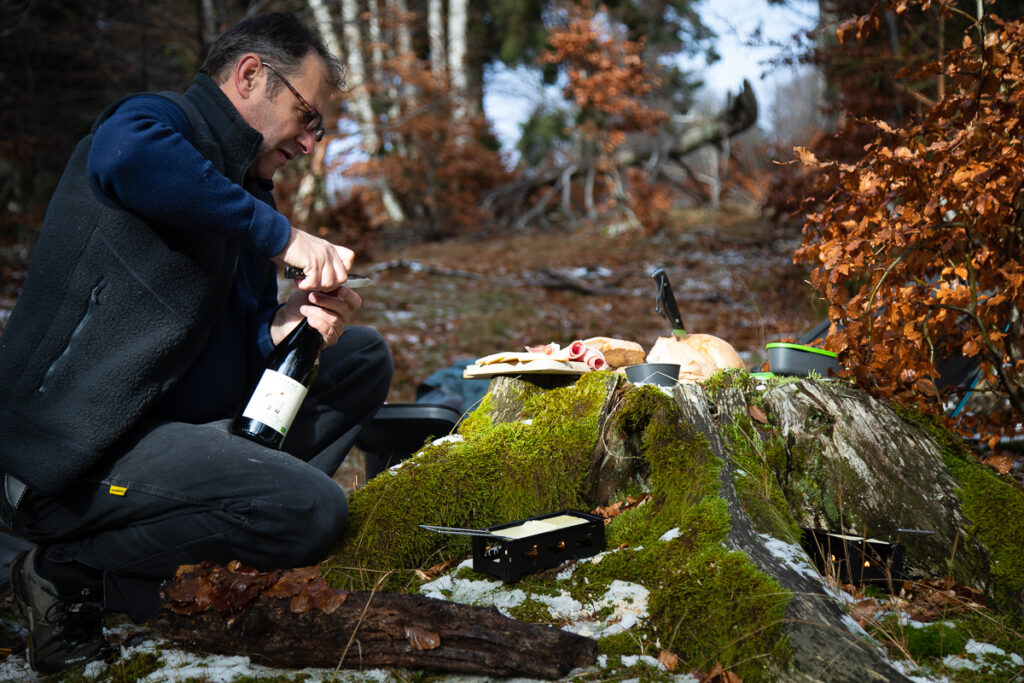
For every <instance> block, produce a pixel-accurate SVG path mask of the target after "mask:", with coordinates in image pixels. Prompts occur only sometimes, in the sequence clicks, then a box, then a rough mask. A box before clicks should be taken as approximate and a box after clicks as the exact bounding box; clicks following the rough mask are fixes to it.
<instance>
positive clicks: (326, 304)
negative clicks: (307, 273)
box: [270, 277, 363, 347]
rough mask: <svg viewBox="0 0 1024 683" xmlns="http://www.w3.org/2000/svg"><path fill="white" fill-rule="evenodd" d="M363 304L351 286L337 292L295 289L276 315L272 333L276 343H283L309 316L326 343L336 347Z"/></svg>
mask: <svg viewBox="0 0 1024 683" xmlns="http://www.w3.org/2000/svg"><path fill="white" fill-rule="evenodd" d="M307 279H308V277H307ZM362 305H363V300H362V298H360V296H359V295H358V294H356V293H355V292H354V291H352V290H351V289H349V288H348V287H341V288H340V289H338V290H336V291H334V292H303V291H298V292H294V293H293V294H292V295H291V296H289V297H288V300H287V301H285V304H284V306H282V307H281V308H279V309H278V311H277V313H276V314H275V315H274V320H273V322H272V323H271V325H270V336H271V338H272V339H273V340H274V344H275V345H277V344H280V343H281V340H282V339H284V338H285V337H287V336H288V333H289V332H291V331H292V330H293V329H294V328H295V326H296V325H298V324H299V323H300V322H301V321H302V319H303V318H306V319H307V320H309V325H310V327H312V328H313V329H315V330H316V331H317V332H319V333H320V334H321V336H323V338H324V346H325V347H326V346H332V345H334V344H336V343H337V342H338V338H339V337H341V333H342V332H344V331H345V325H347V324H348V323H349V322H350V321H351V320H352V315H353V314H354V313H355V312H356V309H358V308H359V307H360V306H362Z"/></svg>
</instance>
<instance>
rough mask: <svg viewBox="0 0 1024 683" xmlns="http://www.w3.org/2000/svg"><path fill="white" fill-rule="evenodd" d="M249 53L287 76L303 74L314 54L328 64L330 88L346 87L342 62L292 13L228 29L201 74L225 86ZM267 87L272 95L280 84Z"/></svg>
mask: <svg viewBox="0 0 1024 683" xmlns="http://www.w3.org/2000/svg"><path fill="white" fill-rule="evenodd" d="M248 52H254V53H256V54H258V55H260V57H261V58H262V59H263V60H264V61H266V62H269V63H271V64H273V65H274V66H275V67H277V68H278V69H279V70H280V71H281V72H282V73H284V74H285V75H288V76H295V75H298V74H299V73H301V71H302V62H303V61H304V60H305V59H306V57H307V56H309V55H310V54H311V53H315V54H317V55H318V56H320V57H321V58H322V59H323V60H324V62H325V63H326V64H327V69H328V77H329V78H330V84H331V85H332V86H333V87H334V88H335V89H342V88H344V87H345V67H344V66H343V65H342V63H341V60H340V59H338V57H336V56H334V55H332V54H331V53H330V52H329V51H328V50H327V47H326V46H325V45H324V41H323V40H322V39H321V38H320V36H319V35H317V33H316V32H315V31H313V30H312V29H310V28H309V27H307V26H306V25H305V24H303V23H302V22H300V21H299V20H298V18H297V17H296V16H295V15H294V14H293V13H291V12H271V13H269V14H258V15H256V16H254V17H250V18H248V19H245V20H243V21H241V22H239V23H238V24H236V25H235V26H234V27H232V28H229V29H228V30H227V31H225V32H224V33H222V34H221V36H220V37H219V38H217V40H216V41H214V43H213V45H211V46H210V50H209V52H207V53H206V59H204V60H203V64H202V66H200V67H199V71H200V72H201V73H205V74H206V75H208V76H209V77H210V78H212V79H213V80H214V81H216V82H217V83H223V82H224V81H225V80H227V79H228V78H229V77H230V74H231V69H232V68H233V67H234V65H235V62H237V61H238V59H239V58H240V57H241V56H242V55H244V54H246V53H248ZM268 87H270V88H271V89H272V90H271V91H273V90H274V89H276V88H278V87H280V84H279V83H277V79H273V82H272V83H270V84H269V85H268Z"/></svg>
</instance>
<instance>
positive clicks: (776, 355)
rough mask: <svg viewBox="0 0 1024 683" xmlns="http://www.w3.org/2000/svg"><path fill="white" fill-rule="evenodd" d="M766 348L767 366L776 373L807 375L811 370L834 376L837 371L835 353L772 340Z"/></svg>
mask: <svg viewBox="0 0 1024 683" xmlns="http://www.w3.org/2000/svg"><path fill="white" fill-rule="evenodd" d="M765 348H766V349H768V367H770V368H771V371H772V372H773V373H775V374H776V375H795V376H797V377H807V376H808V375H810V374H811V373H812V372H813V373H815V374H817V375H818V376H820V377H834V376H835V375H836V374H837V373H838V372H839V361H837V360H836V355H837V354H836V353H835V352H833V351H826V350H825V349H818V348H815V347H813V346H804V345H803V344H790V343H787V342H772V343H770V344H765Z"/></svg>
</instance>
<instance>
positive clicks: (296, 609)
mask: <svg viewBox="0 0 1024 683" xmlns="http://www.w3.org/2000/svg"><path fill="white" fill-rule="evenodd" d="M288 609H289V611H291V613H292V614H305V613H306V612H308V611H309V610H311V609H313V598H312V596H310V595H309V594H308V593H299V594H298V595H296V596H294V597H293V598H292V601H291V604H289V605H288Z"/></svg>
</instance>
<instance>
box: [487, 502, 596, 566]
mask: <svg viewBox="0 0 1024 683" xmlns="http://www.w3.org/2000/svg"><path fill="white" fill-rule="evenodd" d="M487 531H489V532H490V533H491V534H493V535H494V536H492V537H484V536H474V537H473V569H474V570H475V571H478V572H483V573H484V574H490V575H492V576H497V577H498V578H499V579H501V580H502V581H504V582H505V583H513V582H515V581H518V580H519V578H520V577H522V576H523V575H525V574H532V573H534V572H539V571H543V570H545V569H550V568H552V567H557V566H558V565H560V564H562V563H563V562H566V561H568V560H573V559H579V558H582V557H590V556H592V555H596V554H598V553H599V552H601V551H602V550H604V519H603V518H601V517H598V516H596V515H591V514H588V513H586V512H579V511H576V510H562V511H561V512H552V513H549V514H546V515H539V516H537V517H530V518H529V519H524V520H520V521H518V522H509V523H508V524H499V525H497V526H492V527H488V528H487ZM506 534H507V537H504V538H495V536H506Z"/></svg>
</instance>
